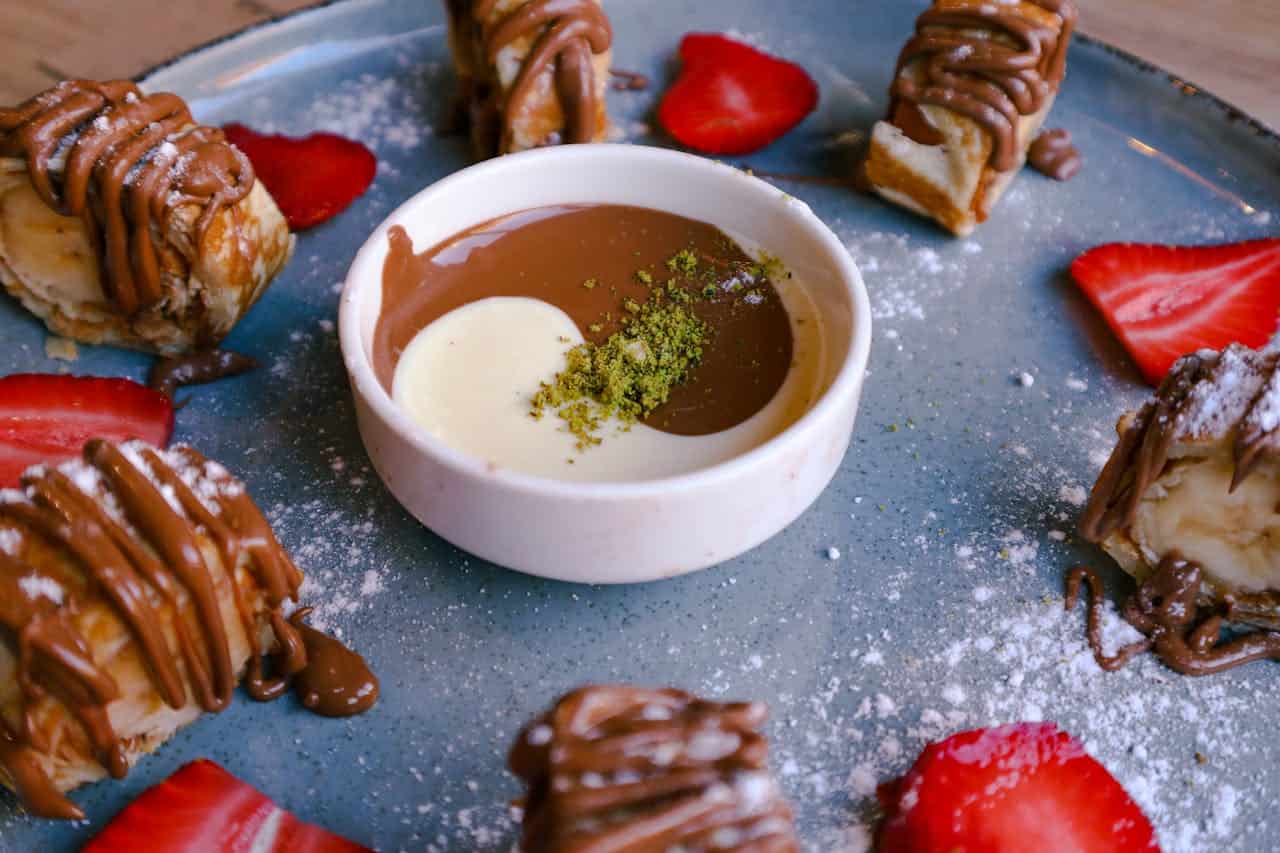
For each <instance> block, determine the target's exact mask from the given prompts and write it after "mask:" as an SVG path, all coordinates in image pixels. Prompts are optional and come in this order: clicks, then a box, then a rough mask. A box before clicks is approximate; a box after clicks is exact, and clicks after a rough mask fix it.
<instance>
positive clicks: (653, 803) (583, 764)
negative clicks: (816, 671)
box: [511, 687, 799, 853]
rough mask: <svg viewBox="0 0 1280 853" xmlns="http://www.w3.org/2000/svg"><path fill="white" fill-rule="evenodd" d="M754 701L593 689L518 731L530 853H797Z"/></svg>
mask: <svg viewBox="0 0 1280 853" xmlns="http://www.w3.org/2000/svg"><path fill="white" fill-rule="evenodd" d="M765 715H766V711H765V708H764V706H763V705H761V704H759V703H755V702H751V703H733V704H720V703H716V702H707V701H703V700H699V699H696V698H694V697H693V696H690V695H689V694H687V693H683V692H680V691H677V690H643V689H639V688H634V687H587V688H583V689H580V690H577V691H574V692H573V693H570V694H569V695H567V696H565V697H564V698H562V699H561V700H560V701H559V702H558V703H557V704H556V706H555V707H554V708H553V709H552V710H551V711H550V712H548V713H547V714H546V715H545V716H543V717H542V718H540V719H538V720H535V721H534V722H533V723H531V724H530V725H529V726H527V727H526V728H525V729H524V731H522V732H521V733H520V736H519V738H518V739H517V741H516V744H515V746H514V747H513V748H512V751H511V769H512V771H513V772H514V773H515V774H516V775H517V776H519V777H520V778H521V779H523V780H524V781H525V782H526V783H527V785H528V788H529V790H528V796H527V798H526V801H525V804H524V839H523V846H522V847H521V849H522V850H525V851H527V853H552V851H554V853H595V851H605V850H615V851H624V850H626V851H631V850H634V851H640V850H676V849H678V850H682V851H686V852H687V853H703V851H727V850H752V851H762V853H763V851H769V853H793V851H798V850H799V845H798V843H797V841H796V838H795V835H794V833H793V830H792V826H791V809H790V807H789V806H788V805H787V804H786V802H785V801H784V800H783V799H782V797H781V795H780V793H779V791H778V788H777V785H776V783H775V782H774V781H773V779H772V777H771V776H770V775H769V772H768V766H767V758H768V746H767V744H766V742H765V740H764V738H763V736H761V734H760V733H759V728H760V726H761V724H762V723H763V722H764V719H765Z"/></svg>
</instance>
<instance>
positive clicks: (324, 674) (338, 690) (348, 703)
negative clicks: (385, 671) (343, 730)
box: [289, 607, 378, 717]
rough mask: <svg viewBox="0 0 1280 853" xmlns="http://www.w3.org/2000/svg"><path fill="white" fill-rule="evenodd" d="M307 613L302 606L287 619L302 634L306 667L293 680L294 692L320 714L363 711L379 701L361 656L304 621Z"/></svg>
mask: <svg viewBox="0 0 1280 853" xmlns="http://www.w3.org/2000/svg"><path fill="white" fill-rule="evenodd" d="M310 613H311V608H309V607H304V608H302V609H301V610H299V611H298V612H296V613H294V614H293V616H292V617H290V619H289V624H290V625H292V626H293V627H294V628H295V629H297V631H298V633H299V634H300V635H301V636H302V642H303V643H304V644H305V645H306V658H307V666H306V668H305V669H304V670H302V672H300V673H299V674H298V676H297V677H296V678H295V679H294V680H293V690H294V692H295V693H297V695H298V698H299V700H301V702H302V704H303V705H305V706H306V707H307V708H308V709H310V710H311V711H314V712H315V713H317V714H320V715H321V716H325V717H353V716H355V715H356V714H363V713H364V712H365V711H367V710H369V709H370V708H372V707H373V706H374V703H376V702H377V701H378V679H377V676H375V675H374V674H373V673H372V672H371V671H370V670H369V665H368V664H367V663H365V660H364V658H362V657H360V655H358V654H356V653H355V652H353V651H351V649H348V648H347V647H346V646H344V645H343V644H342V643H340V642H338V641H337V640H335V639H334V638H333V637H330V636H329V635H328V634H324V633H322V632H320V631H317V630H316V629H315V628H312V627H311V626H310V625H308V624H307V623H306V622H304V621H303V620H305V619H306V618H307V616H308V615H309V614H310Z"/></svg>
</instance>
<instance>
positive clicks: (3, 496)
mask: <svg viewBox="0 0 1280 853" xmlns="http://www.w3.org/2000/svg"><path fill="white" fill-rule="evenodd" d="M209 549H213V552H214V553H216V555H217V556H218V558H219V559H218V560H214V559H212V556H213V553H211V551H210V550H209ZM246 572H247V573H248V576H247V577H248V578H250V579H251V581H249V582H246V580H245V575H244V573H246ZM301 583H302V573H301V572H300V571H299V570H298V569H297V567H296V566H295V565H294V564H293V562H292V561H291V560H290V559H289V556H288V554H287V553H286V552H285V551H284V549H283V548H282V547H281V546H280V543H279V542H278V541H277V540H276V538H275V535H274V534H273V533H272V531H271V527H270V525H269V524H268V523H267V521H266V519H265V518H264V517H263V515H262V513H261V511H260V510H259V509H258V508H257V506H256V505H255V504H254V502H253V501H252V499H251V498H250V497H249V495H248V494H247V492H246V491H245V489H244V486H243V484H241V483H240V482H239V481H238V480H236V479H234V478H233V477H232V476H231V475H230V474H228V473H227V471H226V470H225V469H224V468H222V466H220V465H217V464H216V463H213V462H209V461H208V460H206V459H205V458H204V457H202V456H201V455H200V454H199V453H197V452H196V451H195V450H193V449H191V448H188V447H177V448H174V449H172V450H168V451H157V450H155V449H154V448H151V447H148V446H146V445H144V444H141V443H138V442H131V443H128V444H123V445H115V444H111V443H108V442H105V441H93V442H90V443H89V444H88V445H87V446H86V447H85V451H84V458H83V460H79V461H73V462H69V463H64V464H63V465H59V466H58V467H56V468H53V467H37V468H33V469H31V470H30V471H28V472H27V473H26V474H25V475H24V476H23V478H22V489H21V490H13V489H10V490H6V491H0V629H3V630H0V635H2V636H3V638H4V641H5V642H6V643H8V644H9V646H10V648H11V649H12V651H13V657H14V659H15V662H16V666H17V669H16V673H15V675H14V677H15V678H16V680H17V684H18V687H19V689H20V692H21V699H22V702H21V705H20V708H19V709H18V711H17V712H15V713H13V714H7V715H5V716H4V717H3V718H2V719H0V735H3V737H0V770H3V774H4V776H5V777H6V779H7V780H8V781H9V782H10V783H11V784H12V785H13V786H14V787H15V788H16V789H17V791H18V793H19V795H20V796H21V797H22V799H23V801H24V803H25V804H26V806H27V808H28V809H29V810H31V811H32V812H33V813H35V814H38V815H41V816H45V817H54V818H75V817H80V816H81V814H80V812H79V810H78V809H77V808H76V807H75V806H74V805H72V804H71V803H70V802H69V801H68V800H67V799H66V798H65V797H64V796H62V795H61V794H60V793H58V791H57V789H56V788H55V786H54V785H53V784H52V782H51V781H50V779H49V777H48V776H47V775H46V771H45V770H44V769H42V767H41V765H40V763H39V762H38V761H37V760H36V759H37V755H36V753H43V752H48V751H49V750H50V749H51V746H52V745H51V744H50V743H49V742H48V738H47V733H46V732H45V731H44V730H43V729H42V727H41V726H40V725H39V724H37V722H36V718H35V716H34V714H35V712H36V709H37V708H38V707H39V706H41V705H42V704H44V700H46V699H53V700H56V701H57V702H58V703H60V704H61V705H62V706H63V707H64V708H65V709H66V710H67V712H68V713H70V714H71V715H72V716H73V717H74V719H75V720H76V721H78V723H79V725H80V727H81V728H82V729H83V731H84V733H85V735H86V736H87V738H88V742H89V745H90V748H91V750H92V754H93V756H94V757H95V758H96V760H97V761H98V762H99V763H100V764H101V765H102V766H103V767H104V768H105V769H106V770H107V771H108V772H109V773H110V775H111V776H113V777H116V778H120V777H123V776H124V775H125V773H126V772H127V770H128V760H127V757H126V752H125V748H124V744H123V743H122V742H121V740H120V738H119V737H118V736H117V734H116V731H115V728H114V726H113V724H112V719H111V716H110V715H109V713H108V709H109V706H110V705H111V703H112V702H113V701H114V700H116V699H118V698H121V697H122V691H121V687H120V685H119V684H118V683H117V682H116V681H115V680H114V679H113V677H112V675H111V674H110V673H109V671H108V667H107V665H106V661H107V660H110V659H111V658H113V657H114V655H116V654H118V653H120V652H119V650H118V649H102V648H98V647H97V646H96V645H95V636H96V634H95V632H94V630H93V628H94V624H95V622H94V620H93V619H90V620H89V621H86V619H85V618H84V617H83V614H84V613H85V612H86V608H89V607H90V606H98V605H103V604H105V605H106V608H105V609H106V610H107V611H109V612H110V613H111V614H112V618H113V619H116V620H119V623H120V624H121V625H123V626H124V628H125V629H126V631H127V634H128V636H129V638H130V640H131V642H132V646H133V651H132V652H129V653H131V654H132V653H134V652H136V654H137V657H138V659H139V661H140V662H141V664H142V665H143V667H144V669H145V672H146V675H147V678H148V679H149V681H150V683H151V686H152V688H153V689H154V691H155V694H156V695H157V697H158V701H159V702H163V703H164V704H165V705H168V706H169V707H170V708H173V709H180V708H183V707H185V706H187V705H188V704H189V703H190V702H191V701H194V702H195V703H197V704H198V705H199V707H200V708H201V709H202V710H204V711H211V712H216V711H221V710H223V709H224V708H226V707H227V705H228V704H229V703H230V701H231V697H232V693H233V691H234V690H235V687H236V682H237V673H236V671H235V669H234V666H233V663H232V653H231V647H230V643H229V638H228V633H227V623H225V622H224V616H223V613H222V610H221V606H222V604H223V603H224V602H225V600H226V598H227V596H228V594H229V595H230V596H231V597H232V598H233V599H234V603H235V609H236V611H237V613H238V618H239V620H240V623H241V625H242V627H243V629H244V634H245V637H246V639H247V642H248V644H249V647H250V656H249V662H248V672H247V675H246V678H245V684H246V688H247V690H248V692H249V693H250V695H251V696H253V697H254V698H256V699H260V700H265V699H272V698H275V697H276V696H279V695H280V694H281V693H283V692H284V691H285V689H287V686H288V684H289V682H290V680H291V679H293V678H294V677H296V676H299V675H300V674H302V673H304V671H305V669H306V668H307V666H308V657H307V651H308V648H309V647H310V646H311V643H310V642H304V640H305V638H304V637H303V636H301V635H300V634H299V628H298V627H297V626H296V625H294V624H290V623H289V622H288V621H286V619H285V617H284V615H283V613H282V607H283V606H284V603H285V602H286V601H287V600H292V599H295V598H296V595H297V591H298V588H299V586H300V585H301ZM227 590H229V591H230V592H229V593H228V592H227ZM249 594H252V595H253V596H255V597H257V596H260V597H261V603H257V601H256V599H255V600H247V599H246V596H247V595H249ZM264 613H265V617H264V616H262V614H264ZM233 624H234V623H233ZM264 629H266V630H268V631H269V633H270V635H271V636H272V637H273V643H272V644H271V645H270V646H269V647H268V646H264V643H263V640H262V637H263V633H264ZM308 630H309V629H308ZM268 661H269V669H270V673H269V674H268V671H267V670H268ZM188 691H189V692H190V695H188ZM63 748H65V744H64V747H63Z"/></svg>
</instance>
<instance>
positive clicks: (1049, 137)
mask: <svg viewBox="0 0 1280 853" xmlns="http://www.w3.org/2000/svg"><path fill="white" fill-rule="evenodd" d="M1027 162H1028V163H1030V164H1031V168H1033V169H1035V170H1036V171H1037V172H1039V173H1040V174H1042V175H1045V176H1046V177H1050V178H1053V179H1054V180H1055V181H1069V180H1071V179H1072V178H1074V177H1075V176H1076V175H1077V174H1079V173H1080V167H1081V165H1082V162H1081V160H1080V152H1079V151H1077V150H1076V147H1075V146H1074V145H1072V144H1071V132H1070V131H1067V130H1061V129H1057V130H1046V131H1044V132H1043V133H1041V134H1040V135H1039V136H1037V137H1036V139H1035V142H1032V143H1031V150H1030V151H1028V152H1027Z"/></svg>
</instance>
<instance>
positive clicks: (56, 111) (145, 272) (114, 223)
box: [0, 80, 254, 316]
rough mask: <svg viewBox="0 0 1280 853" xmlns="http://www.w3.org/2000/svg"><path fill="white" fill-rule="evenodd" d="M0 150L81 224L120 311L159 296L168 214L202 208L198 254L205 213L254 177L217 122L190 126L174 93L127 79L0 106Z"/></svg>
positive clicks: (209, 215)
mask: <svg viewBox="0 0 1280 853" xmlns="http://www.w3.org/2000/svg"><path fill="white" fill-rule="evenodd" d="M0 157H17V158H22V159H25V161H26V164H27V171H28V174H29V175H30V178H31V184H32V186H33V187H34V188H35V190H36V192H37V194H38V195H39V196H40V198H41V199H42V200H43V201H44V202H45V204H47V205H49V207H50V208H52V209H53V210H55V211H57V212H58V213H59V214H61V215H63V216H69V217H76V218H78V219H80V220H81V221H82V222H83V223H84V226H85V230H86V232H87V234H88V235H89V239H90V241H91V243H93V244H94V246H95V248H96V249H97V250H98V254H99V256H100V259H101V268H102V283H103V289H104V292H105V293H106V295H107V297H108V299H109V300H110V301H111V302H112V304H114V306H115V307H116V308H117V309H118V310H119V311H120V312H121V313H123V314H124V315H126V316H131V315H133V314H135V313H136V312H137V311H139V310H140V309H143V308H147V307H149V306H151V305H154V304H155V303H157V302H159V301H160V300H161V299H162V298H163V296H164V291H163V287H162V275H161V271H162V267H163V261H162V258H161V255H162V253H163V252H164V251H166V249H165V248H164V242H165V237H164V235H165V233H166V232H167V231H168V228H169V218H170V217H171V216H172V214H173V212H174V211H175V210H176V209H178V208H180V207H183V206H184V205H196V206H198V207H199V208H200V209H201V213H200V216H199V219H198V220H197V222H196V225H195V248H196V251H197V252H199V251H200V247H201V246H202V245H203V243H204V237H205V234H206V232H207V231H208V229H209V226H210V224H211V223H212V222H213V220H214V218H215V217H217V216H218V215H219V214H220V213H221V212H222V211H224V210H226V209H228V208H232V207H234V206H235V205H236V204H238V203H239V202H240V201H241V200H243V199H244V198H245V197H246V196H248V194H249V192H250V191H251V190H252V189H253V184H254V174H253V168H252V166H250V164H249V161H248V159H247V158H246V157H245V156H244V155H243V154H241V153H240V152H239V151H238V150H237V149H236V148H235V147H234V146H232V145H229V144H228V143H227V142H226V140H225V138H224V136H223V134H222V131H221V130H218V129H216V128H212V127H204V126H199V125H197V124H196V123H195V121H194V119H192V117H191V112H190V111H189V110H188V109H187V105H186V103H185V102H184V101H183V100H182V99H181V98H179V97H178V96H177V95H172V94H167V93H160V94H153V95H144V94H143V93H142V92H141V91H140V90H139V89H138V87H137V86H135V85H134V84H133V83H130V82H129V81H127V80H116V81H111V82H106V83H98V82H94V81H89V80H68V81H64V82H62V83H59V84H58V85H56V86H54V87H53V88H51V89H49V90H48V91H46V92H44V93H42V94H40V95H37V96H36V97H34V98H32V99H30V100H28V101H26V102H25V103H23V104H21V105H19V106H17V107H13V108H8V109H0ZM237 226H238V223H237ZM241 242H242V241H240V240H234V241H232V243H233V244H234V245H236V246H239V244H240V243H241ZM241 251H243V249H241Z"/></svg>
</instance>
